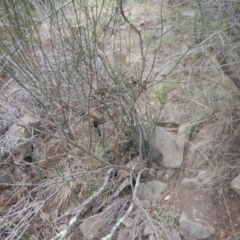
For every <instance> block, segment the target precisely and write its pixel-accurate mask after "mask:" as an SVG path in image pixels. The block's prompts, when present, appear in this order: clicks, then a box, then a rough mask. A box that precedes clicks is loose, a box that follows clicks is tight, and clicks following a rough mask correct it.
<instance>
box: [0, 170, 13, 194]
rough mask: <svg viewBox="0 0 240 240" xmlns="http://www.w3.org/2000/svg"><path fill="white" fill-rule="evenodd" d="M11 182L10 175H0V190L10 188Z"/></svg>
mask: <svg viewBox="0 0 240 240" xmlns="http://www.w3.org/2000/svg"><path fill="white" fill-rule="evenodd" d="M8 184H9V185H8ZM11 184H13V179H12V177H11V176H9V175H5V174H3V175H0V191H1V190H4V189H8V188H11Z"/></svg>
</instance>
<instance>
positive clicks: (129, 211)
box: [101, 168, 148, 240]
mask: <svg viewBox="0 0 240 240" xmlns="http://www.w3.org/2000/svg"><path fill="white" fill-rule="evenodd" d="M146 170H148V169H147V168H143V169H142V170H141V171H140V172H139V173H138V176H137V179H136V184H135V187H134V190H133V198H135V196H136V195H137V190H138V187H139V184H140V178H141V175H142V173H143V172H144V171H146ZM133 207H134V201H132V202H131V204H130V206H129V208H128V210H127V211H126V213H125V214H124V216H123V217H122V218H120V219H119V220H118V221H117V223H116V224H115V225H114V226H113V228H112V229H111V232H110V233H109V234H108V235H107V236H105V237H103V238H102V239H101V240H111V239H112V238H113V236H114V234H115V232H116V231H117V229H118V228H119V227H120V225H121V224H122V223H123V222H124V220H125V219H126V218H127V216H128V215H129V214H130V213H131V211H132V210H133Z"/></svg>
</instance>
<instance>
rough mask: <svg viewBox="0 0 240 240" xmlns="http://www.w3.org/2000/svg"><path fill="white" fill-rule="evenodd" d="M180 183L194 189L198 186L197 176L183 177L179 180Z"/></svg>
mask: <svg viewBox="0 0 240 240" xmlns="http://www.w3.org/2000/svg"><path fill="white" fill-rule="evenodd" d="M181 185H182V186H184V187H186V188H189V189H192V190H193V189H195V188H197V187H199V180H198V179H197V178H192V179H191V178H184V179H183V180H182V182H181Z"/></svg>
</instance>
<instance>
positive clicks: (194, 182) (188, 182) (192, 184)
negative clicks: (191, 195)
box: [181, 171, 208, 189]
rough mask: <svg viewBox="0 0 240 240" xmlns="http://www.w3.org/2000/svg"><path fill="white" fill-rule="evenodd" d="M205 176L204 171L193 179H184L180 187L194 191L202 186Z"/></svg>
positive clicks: (206, 174)
mask: <svg viewBox="0 0 240 240" xmlns="http://www.w3.org/2000/svg"><path fill="white" fill-rule="evenodd" d="M207 176H208V173H207V172H206V171H200V172H199V173H198V175H197V177H195V178H184V179H183V180H182V182H181V185H182V186H184V187H186V188H189V189H195V188H197V187H199V186H200V185H201V184H203V183H202V182H203V181H204V180H205V179H206V177H207Z"/></svg>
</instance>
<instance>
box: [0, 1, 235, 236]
mask: <svg viewBox="0 0 240 240" xmlns="http://www.w3.org/2000/svg"><path fill="white" fill-rule="evenodd" d="M6 2H7V1H6ZM120 2H121V1H120ZM82 4H83V5H82ZM18 7H19V9H20V10H19V11H20V12H18V14H20V13H21V9H24V8H25V10H24V11H27V13H28V14H26V16H27V15H29V19H28V20H23V19H22V16H20V15H21V14H20V15H18V17H19V22H20V24H23V26H24V27H21V28H20V29H21V31H20V29H19V31H18V30H16V29H15V31H12V32H11V31H10V30H11V28H10V27H9V26H15V24H16V19H14V14H13V13H14V8H9V9H10V10H11V11H10V12H9V13H8V14H6V15H5V17H4V18H3V22H4V24H5V25H4V28H2V26H1V31H3V32H4V33H6V35H7V36H8V37H7V38H4V40H1V43H0V46H1V47H2V49H4V50H5V52H4V53H3V55H2V56H1V64H0V66H1V70H2V67H3V68H4V72H2V73H1V96H0V103H1V106H0V112H1V139H0V144H1V165H2V170H3V172H8V173H9V172H10V170H11V174H12V175H14V176H15V179H14V180H15V182H16V187H14V188H13V189H14V193H15V195H16V196H17V198H18V201H17V204H16V205H14V206H8V207H3V208H2V209H1V212H2V213H3V216H2V217H1V220H2V222H3V225H4V228H3V229H2V233H1V236H3V237H5V239H15V238H16V237H17V238H18V239H20V236H22V239H24V236H25V237H30V236H32V239H34V237H35V238H37V239H50V238H51V237H53V236H55V234H56V232H59V231H60V230H62V229H64V228H65V227H66V226H67V224H66V223H65V224H63V223H62V222H61V221H59V222H55V220H56V219H57V218H59V217H60V216H64V214H65V213H66V212H68V211H70V210H71V209H74V208H76V207H77V206H79V205H81V204H82V203H83V202H84V201H85V200H86V199H87V198H89V197H91V196H92V195H93V194H94V193H95V192H97V191H98V190H99V189H100V187H101V186H102V183H103V181H104V175H105V170H103V169H102V168H103V165H102V162H99V161H98V160H97V158H96V157H94V155H92V157H90V156H89V155H87V154H85V153H84V154H83V153H80V151H79V148H76V146H74V145H73V144H70V143H71V142H70V141H68V140H69V139H70V140H72V141H75V143H77V144H79V145H81V146H84V147H85V148H86V149H87V151H92V152H93V153H94V154H95V156H97V157H98V158H99V159H103V157H105V156H108V153H107V152H106V150H105V149H107V150H108V149H109V146H103V145H102V139H101V138H100V136H99V133H98V132H96V131H95V130H96V129H95V127H94V123H93V122H92V120H91V119H89V118H88V117H86V118H85V117H82V113H88V112H89V110H90V109H92V108H97V109H98V110H99V111H100V112H102V113H103V114H104V116H105V117H106V118H108V119H110V120H112V121H113V123H114V126H115V129H117V131H116V132H117V133H116V135H117V140H116V141H115V143H116V146H117V147H116V148H117V150H118V149H121V148H120V147H119V144H121V143H124V142H126V141H127V140H128V137H129V136H126V135H127V134H126V133H127V130H129V127H132V125H131V124H130V120H131V117H132V113H133V111H132V110H133V106H134V104H135V103H136V102H137V103H141V104H142V105H140V106H141V109H140V110H143V109H145V110H144V111H142V112H146V116H147V118H148V121H149V122H150V121H152V122H153V128H154V127H155V126H156V125H155V122H154V120H153V119H152V116H153V114H152V112H154V110H155V111H156V109H158V108H162V107H163V106H164V105H165V104H166V103H168V102H171V103H172V104H174V105H175V106H178V107H179V108H180V109H182V111H183V112H184V117H185V119H186V121H191V122H192V134H191V139H190V142H189V144H188V149H187V150H188V151H187V152H188V155H187V160H186V161H185V163H184V168H185V169H192V170H199V169H202V168H204V167H207V168H208V175H206V179H205V180H204V181H203V185H204V187H205V188H206V189H208V190H211V189H219V188H223V189H228V186H229V182H230V181H231V179H232V178H233V177H234V176H235V175H236V173H237V171H238V170H239V164H238V161H237V159H238V158H239V154H240V150H239V119H240V109H239V106H238V105H239V104H238V101H239V91H238V90H237V89H236V87H235V86H234V85H233V84H232V83H231V81H230V80H229V79H228V78H227V77H226V76H225V75H224V73H223V72H222V71H221V67H220V66H219V64H218V62H217V60H216V57H215V53H213V52H211V51H209V47H210V46H212V42H213V40H212V39H215V37H216V36H218V35H220V36H221V34H220V33H221V31H223V32H224V31H225V29H224V28H222V29H220V30H218V32H217V33H216V31H217V30H215V28H214V27H215V23H213V24H212V25H211V24H209V25H208V26H207V28H206V29H208V30H209V29H211V30H214V31H215V32H211V33H210V34H207V37H206V39H207V40H208V41H202V42H200V39H201V37H202V36H203V33H205V32H206V31H207V30H206V29H203V28H201V27H200V26H202V19H201V16H200V13H199V8H198V6H197V5H196V3H195V2H194V4H193V5H191V4H190V2H189V3H185V4H183V5H181V4H180V5H177V6H175V7H169V6H168V7H167V6H166V5H165V3H162V4H159V3H157V2H156V1H153V2H152V3H149V1H144V3H142V2H139V1H137V2H136V1H130V2H127V3H126V5H124V9H125V11H126V17H127V19H128V20H129V22H126V19H125V20H124V17H123V15H121V6H119V5H118V4H117V2H115V1H104V4H102V2H100V1H98V3H96V4H95V3H92V6H87V5H84V3H83V1H74V2H71V1H69V2H67V3H65V4H63V5H62V3H61V1H59V2H57V3H56V6H55V7H54V6H53V5H51V4H50V3H46V4H45V5H44V4H43V5H42V4H40V3H39V4H38V3H37V1H36V3H35V5H34V8H35V10H34V9H32V8H31V6H29V5H24V4H19V5H18ZM116 9H117V10H118V11H116ZM37 10H38V11H37ZM35 12H38V14H36V15H35ZM189 14H190V15H189ZM9 16H10V17H9ZM24 16H25V15H24ZM31 17H32V18H31ZM20 20H21V21H20ZM33 22H34V23H33ZM30 23H31V24H30ZM24 24H26V25H24ZM131 24H132V26H135V27H136V29H137V31H136V29H134V28H133V27H132V26H131ZM221 26H222V27H223V23H222V22H221ZM202 27H203V26H202ZM189 29H192V31H191V32H190V31H189ZM194 29H195V30H196V29H197V32H196V31H194ZM138 31H139V32H138ZM139 33H140V35H139ZM207 33H209V32H207ZM211 34H212V35H211ZM23 35H26V36H27V37H26V39H25V40H26V41H24V40H23V39H21V38H20V37H21V36H23ZM19 38H20V39H21V40H19ZM211 38H212V39H211ZM10 39H11V40H12V42H11V40H10ZM13 40H14V41H15V42H14V41H13ZM143 59H146V61H144V60H143ZM2 71H3V70H2ZM6 73H7V74H6ZM6 76H7V77H6ZM6 78H7V79H8V80H7V81H6ZM146 90H147V91H146ZM145 91H146V92H147V93H149V92H152V93H149V95H148V96H147V97H143V96H144V93H145ZM141 97H142V99H141ZM126 99H127V100H128V101H126ZM139 99H140V100H141V101H140V100H139ZM159 105H160V107H159ZM26 116H28V119H27V121H28V122H24V121H25V120H26ZM29 116H30V117H29ZM144 117H145V116H144ZM30 118H31V122H29V119H30ZM79 123H81V124H82V125H81V124H79ZM127 123H128V124H127ZM13 124H15V125H17V126H19V127H20V128H21V130H23V136H20V135H19V131H18V129H17V130H16V129H15V132H17V133H18V135H13V133H12V132H11V131H8V129H9V128H10V127H11V126H12V125H13ZM79 125H81V128H80V127H79ZM76 126H77V129H76V128H74V127H76ZM74 129H75V130H74ZM63 131H64V133H63ZM84 131H85V135H84V134H83V132H84ZM132 131H133V133H131V134H132V135H131V137H132V136H133V137H135V135H136V134H135V135H134V130H133V129H132ZM153 132H154V130H153ZM64 134H65V135H64ZM66 136H67V137H66ZM56 141H57V145H56ZM104 144H105V143H104ZM105 145H106V144H105ZM59 148H60V150H59V151H56V149H59ZM31 149H32V150H31ZM46 152H47V154H46ZM90 155H91V154H90ZM27 157H29V159H30V162H26V158H27ZM110 158H111V156H110ZM128 160H129V159H127V160H126V159H125V161H128ZM113 162H114V161H113ZM116 162H118V161H116ZM45 163H46V165H45ZM110 163H112V162H110ZM121 163H122V162H121ZM111 181H112V182H111ZM111 181H109V182H111V183H109V187H108V188H107V190H106V191H104V192H103V194H102V195H100V196H99V198H98V199H96V200H95V202H94V204H93V205H92V206H88V208H87V210H86V211H85V212H84V216H85V217H87V216H90V215H92V214H95V213H96V212H97V211H98V207H99V206H102V205H103V203H104V202H107V203H108V207H107V208H105V210H104V211H103V213H102V214H103V215H104V218H107V219H110V220H111V221H110V222H109V226H111V227H112V226H114V224H116V223H117V222H118V219H120V218H121V217H122V216H124V214H125V213H126V211H127V209H128V206H129V204H130V202H129V192H128V191H126V192H124V191H123V193H121V194H122V196H121V197H119V199H117V200H116V199H115V200H111V201H109V202H108V200H109V199H111V198H110V196H111V194H113V192H112V188H114V189H115V187H116V186H115V181H116V179H115V178H114V177H113V176H111ZM134 201H136V206H137V208H136V209H134V211H133V212H132V213H131V214H132V215H131V217H132V218H133V222H134V228H133V231H132V232H131V236H130V237H131V239H136V238H137V237H139V236H140V235H142V233H143V231H144V227H145V226H146V224H149V225H151V226H152V227H153V229H155V228H156V226H157V225H159V224H160V225H161V226H162V224H163V225H164V226H166V227H168V228H171V227H175V228H176V227H177V226H176V219H177V217H178V216H177V214H174V213H173V212H172V210H171V209H169V208H161V209H160V210H159V212H157V213H156V216H155V220H156V221H157V222H158V223H156V222H154V220H153V219H152V218H151V217H150V213H148V212H147V210H145V209H144V208H143V207H142V206H141V204H139V203H138V201H137V199H134ZM137 203H138V204H137ZM72 214H74V213H72ZM102 217H103V216H102ZM65 219H69V217H68V218H67V216H65ZM42 229H44V231H42ZM110 231H111V229H110V227H109V228H108V229H105V230H104V231H103V232H105V234H107V233H109V232H110ZM6 232H7V233H6ZM157 234H158V233H156V235H157ZM30 239H31V238H30Z"/></svg>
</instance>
